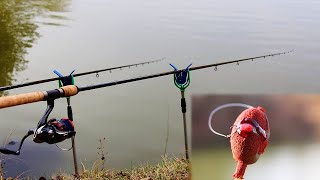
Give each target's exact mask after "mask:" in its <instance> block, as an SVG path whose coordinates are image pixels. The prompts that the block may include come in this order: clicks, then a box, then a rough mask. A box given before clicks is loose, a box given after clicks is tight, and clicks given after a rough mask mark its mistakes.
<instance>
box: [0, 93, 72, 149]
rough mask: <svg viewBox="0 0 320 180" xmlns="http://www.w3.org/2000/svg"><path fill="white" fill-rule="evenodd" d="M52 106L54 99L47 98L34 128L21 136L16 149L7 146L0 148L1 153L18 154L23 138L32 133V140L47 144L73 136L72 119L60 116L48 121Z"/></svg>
mask: <svg viewBox="0 0 320 180" xmlns="http://www.w3.org/2000/svg"><path fill="white" fill-rule="evenodd" d="M53 107H54V100H52V99H51V100H48V101H47V109H46V111H45V113H44V115H43V116H42V118H41V119H40V121H39V122H38V125H37V127H36V128H35V129H30V130H29V131H28V133H27V134H26V135H25V136H24V137H23V138H22V140H21V142H20V145H19V149H18V150H17V151H13V150H9V149H7V148H0V152H1V153H3V154H13V155H19V154H20V151H21V147H22V145H23V142H24V140H25V139H26V138H27V137H29V136H31V135H33V139H32V140H33V141H34V142H35V143H43V142H46V143H48V144H56V143H59V142H62V141H64V140H66V139H68V138H71V137H72V136H74V135H75V134H76V132H75V131H74V125H73V122H72V119H67V118H62V119H59V120H57V119H50V120H49V121H48V117H49V115H50V113H51V111H52V110H53Z"/></svg>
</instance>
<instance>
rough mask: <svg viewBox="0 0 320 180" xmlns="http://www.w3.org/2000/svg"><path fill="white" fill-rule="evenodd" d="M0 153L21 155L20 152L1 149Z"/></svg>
mask: <svg viewBox="0 0 320 180" xmlns="http://www.w3.org/2000/svg"><path fill="white" fill-rule="evenodd" d="M0 153H3V154H12V155H19V154H20V151H12V150H10V149H7V148H0Z"/></svg>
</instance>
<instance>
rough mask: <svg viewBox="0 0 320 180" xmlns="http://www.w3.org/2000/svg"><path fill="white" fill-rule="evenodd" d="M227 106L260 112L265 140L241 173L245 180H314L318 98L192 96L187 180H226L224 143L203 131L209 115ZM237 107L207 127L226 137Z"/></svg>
mask: <svg viewBox="0 0 320 180" xmlns="http://www.w3.org/2000/svg"><path fill="white" fill-rule="evenodd" d="M227 103H244V104H248V105H251V106H254V107H257V106H261V107H263V108H264V109H265V110H266V114H267V117H268V119H269V124H270V129H271V136H270V140H269V146H268V147H267V150H266V152H265V153H264V154H262V155H261V157H260V159H259V160H258V161H257V162H256V163H255V164H253V165H249V166H248V167H247V171H246V174H245V176H244V177H245V179H295V180H299V179H310V180H311V179H314V178H315V177H317V173H318V170H317V168H318V167H317V166H315V164H316V163H317V162H318V161H319V160H320V155H319V153H320V133H319V132H320V129H319V128H320V124H319V119H320V113H319V109H320V96H319V95H194V96H192V176H193V179H232V174H233V173H234V171H235V168H236V162H235V161H234V160H233V158H232V153H231V149H230V141H229V139H227V138H224V137H221V136H217V135H215V134H214V133H212V132H211V131H210V129H209V127H208V119H209V116H210V113H211V111H213V109H215V108H216V107H218V106H220V105H223V104H227ZM243 110H245V108H242V107H230V108H225V109H222V110H220V111H218V112H217V113H215V114H214V116H213V118H212V127H213V129H214V130H215V131H217V132H220V133H222V134H225V135H227V134H230V132H231V130H230V127H231V126H232V125H233V123H234V121H235V120H236V118H237V117H238V115H239V114H240V113H241V112H242V111H243Z"/></svg>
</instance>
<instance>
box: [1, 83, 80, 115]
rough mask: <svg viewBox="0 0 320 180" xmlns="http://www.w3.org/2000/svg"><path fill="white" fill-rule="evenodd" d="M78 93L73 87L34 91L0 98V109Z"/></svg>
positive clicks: (75, 87)
mask: <svg viewBox="0 0 320 180" xmlns="http://www.w3.org/2000/svg"><path fill="white" fill-rule="evenodd" d="M78 92H79V90H78V87H77V86H75V85H69V86H64V87H61V88H59V89H55V90H50V91H36V92H31V93H25V94H18V95H12V96H4V97H0V109H2V108H7V107H12V106H18V105H22V104H29V103H34V102H39V101H45V100H47V99H50V98H53V99H57V98H60V97H69V96H74V95H76V94H77V93H78Z"/></svg>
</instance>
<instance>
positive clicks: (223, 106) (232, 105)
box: [208, 103, 253, 138]
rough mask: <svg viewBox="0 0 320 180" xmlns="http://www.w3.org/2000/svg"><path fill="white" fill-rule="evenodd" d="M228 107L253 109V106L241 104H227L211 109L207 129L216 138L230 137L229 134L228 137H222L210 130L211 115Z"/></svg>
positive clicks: (220, 134)
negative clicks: (216, 136)
mask: <svg viewBox="0 0 320 180" xmlns="http://www.w3.org/2000/svg"><path fill="white" fill-rule="evenodd" d="M228 107H244V108H247V109H249V108H253V106H250V105H248V104H243V103H228V104H223V105H221V106H218V107H216V108H215V109H213V110H212V111H211V113H210V116H209V120H208V125H209V129H210V130H211V131H212V132H213V133H214V134H216V135H218V136H222V137H225V138H229V137H230V136H231V134H229V135H224V134H222V133H219V132H217V131H215V130H214V129H213V128H212V125H211V124H212V117H213V115H214V114H215V113H216V112H218V111H220V110H221V109H224V108H228Z"/></svg>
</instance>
